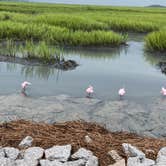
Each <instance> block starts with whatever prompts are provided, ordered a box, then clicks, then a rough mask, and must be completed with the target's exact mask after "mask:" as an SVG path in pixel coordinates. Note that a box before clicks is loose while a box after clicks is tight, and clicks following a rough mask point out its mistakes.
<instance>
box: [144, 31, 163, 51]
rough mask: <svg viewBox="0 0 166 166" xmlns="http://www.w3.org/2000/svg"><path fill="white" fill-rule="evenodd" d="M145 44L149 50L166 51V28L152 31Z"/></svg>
mask: <svg viewBox="0 0 166 166" xmlns="http://www.w3.org/2000/svg"><path fill="white" fill-rule="evenodd" d="M145 44H146V48H147V50H149V51H159V52H164V51H166V30H165V29H163V30H160V31H156V32H152V33H150V34H149V35H148V36H147V37H146V39H145Z"/></svg>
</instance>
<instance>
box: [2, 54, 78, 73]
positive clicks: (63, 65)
mask: <svg viewBox="0 0 166 166" xmlns="http://www.w3.org/2000/svg"><path fill="white" fill-rule="evenodd" d="M0 62H10V63H16V64H21V65H29V66H47V67H52V68H57V69H61V70H73V69H75V68H76V67H77V66H78V64H77V62H75V61H74V60H64V61H62V62H60V63H59V62H56V60H55V59H53V60H51V61H50V62H47V63H46V62H44V61H43V60H41V59H38V58H20V57H14V56H3V55H0Z"/></svg>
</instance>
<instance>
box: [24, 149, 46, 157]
mask: <svg viewBox="0 0 166 166" xmlns="http://www.w3.org/2000/svg"><path fill="white" fill-rule="evenodd" d="M43 154H44V149H43V148H40V147H31V148H28V149H27V150H25V153H24V159H33V160H38V159H41V158H42V157H43Z"/></svg>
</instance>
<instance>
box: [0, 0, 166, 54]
mask: <svg viewBox="0 0 166 166" xmlns="http://www.w3.org/2000/svg"><path fill="white" fill-rule="evenodd" d="M165 17H166V10H165V9H164V8H140V7H109V6H108V7H107V6H88V5H60V4H59V5H58V4H46V3H45V4H42V3H25V2H22V3H18V2H17V3H16V2H10V3H9V2H0V38H1V39H6V38H11V39H13V40H20V41H25V40H32V41H34V42H39V41H43V42H45V43H47V44H50V45H58V46H109V47H115V46H116V47H117V46H120V45H123V44H125V43H126V41H127V37H128V35H127V34H128V33H129V32H136V33H149V32H154V31H155V32H154V33H151V34H150V35H148V37H147V38H146V40H145V43H146V48H147V49H148V50H153V51H154V50H157V51H163V50H165V47H166V46H165V45H166V44H165V40H164V39H165V37H164V36H165V35H164V34H165V27H166V19H165ZM155 36H156V37H155ZM153 39H154V40H153Z"/></svg>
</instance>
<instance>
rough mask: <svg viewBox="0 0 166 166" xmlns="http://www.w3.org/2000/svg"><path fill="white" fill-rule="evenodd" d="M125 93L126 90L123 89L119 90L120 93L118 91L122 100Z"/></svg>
mask: <svg viewBox="0 0 166 166" xmlns="http://www.w3.org/2000/svg"><path fill="white" fill-rule="evenodd" d="M125 93H126V91H125V88H121V89H119V91H118V94H119V96H120V98H121V97H122V96H124V95H125Z"/></svg>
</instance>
